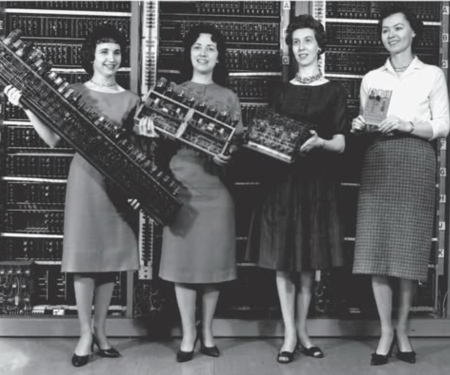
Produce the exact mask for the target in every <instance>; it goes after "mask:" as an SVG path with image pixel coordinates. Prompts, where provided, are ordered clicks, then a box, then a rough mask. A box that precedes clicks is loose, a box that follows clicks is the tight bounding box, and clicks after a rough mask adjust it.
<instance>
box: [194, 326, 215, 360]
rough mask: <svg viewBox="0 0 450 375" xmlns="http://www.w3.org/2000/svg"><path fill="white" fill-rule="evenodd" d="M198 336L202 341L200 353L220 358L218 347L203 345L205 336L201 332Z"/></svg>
mask: <svg viewBox="0 0 450 375" xmlns="http://www.w3.org/2000/svg"><path fill="white" fill-rule="evenodd" d="M197 336H198V338H199V339H200V353H202V354H204V355H207V356H209V357H214V358H217V357H219V356H220V350H219V348H218V347H217V345H214V346H206V345H205V344H204V343H203V336H202V333H201V331H198V333H197Z"/></svg>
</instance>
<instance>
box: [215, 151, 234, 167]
mask: <svg viewBox="0 0 450 375" xmlns="http://www.w3.org/2000/svg"><path fill="white" fill-rule="evenodd" d="M213 160H214V162H215V163H216V164H218V165H220V166H222V167H223V166H225V165H227V164H228V163H229V162H230V160H231V155H224V154H219V155H215V156H214V157H213Z"/></svg>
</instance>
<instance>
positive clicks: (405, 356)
mask: <svg viewBox="0 0 450 375" xmlns="http://www.w3.org/2000/svg"><path fill="white" fill-rule="evenodd" d="M396 342H397V358H398V359H399V360H400V361H403V362H406V363H416V352H415V351H414V350H411V351H409V352H402V351H401V350H400V347H399V346H398V337H397V340H396Z"/></svg>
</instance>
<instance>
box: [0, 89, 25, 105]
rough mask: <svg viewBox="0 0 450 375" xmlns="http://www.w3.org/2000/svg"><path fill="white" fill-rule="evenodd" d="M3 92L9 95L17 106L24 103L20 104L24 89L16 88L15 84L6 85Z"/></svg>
mask: <svg viewBox="0 0 450 375" xmlns="http://www.w3.org/2000/svg"><path fill="white" fill-rule="evenodd" d="M3 92H4V93H5V94H6V96H7V97H8V101H9V102H10V103H11V104H12V105H15V106H17V107H20V108H22V104H20V98H21V97H22V91H20V90H18V89H16V88H15V87H14V86H13V85H8V86H6V87H5V89H4V90H3Z"/></svg>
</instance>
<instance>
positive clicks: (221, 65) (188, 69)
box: [181, 24, 228, 86]
mask: <svg viewBox="0 0 450 375" xmlns="http://www.w3.org/2000/svg"><path fill="white" fill-rule="evenodd" d="M200 34H211V40H212V41H213V42H215V43H217V51H218V52H219V56H218V63H217V64H216V66H215V67H214V70H213V76H212V79H213V81H214V82H215V83H217V84H218V85H221V86H225V82H226V80H227V78H228V69H227V66H226V61H225V60H226V53H227V47H226V45H225V39H224V38H223V36H222V33H221V32H220V31H219V30H217V29H216V28H215V27H214V26H213V25H210V24H200V25H197V26H194V27H192V28H191V29H190V30H189V32H188V33H187V34H186V36H185V37H184V51H183V65H182V67H181V76H182V79H183V82H184V81H189V80H190V79H191V78H192V72H193V70H194V67H193V66H192V61H191V47H192V46H193V45H194V43H195V42H196V41H197V39H198V37H199V36H200Z"/></svg>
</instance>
